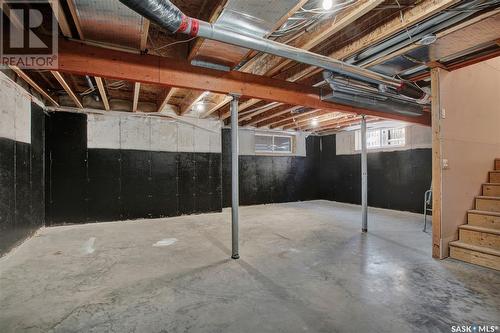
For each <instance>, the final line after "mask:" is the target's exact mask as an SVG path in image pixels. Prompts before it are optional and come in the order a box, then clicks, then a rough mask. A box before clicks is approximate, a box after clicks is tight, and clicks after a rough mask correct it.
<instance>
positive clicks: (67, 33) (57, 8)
mask: <svg viewBox="0 0 500 333" xmlns="http://www.w3.org/2000/svg"><path fill="white" fill-rule="evenodd" d="M49 3H50V6H51V7H52V10H53V11H54V14H55V17H57V20H58V23H59V28H60V29H61V32H62V34H63V36H64V37H68V38H71V37H73V36H72V34H71V28H70V26H69V23H68V19H67V18H66V14H65V13H64V10H63V8H62V6H61V2H60V0H53V1H50V2H49Z"/></svg>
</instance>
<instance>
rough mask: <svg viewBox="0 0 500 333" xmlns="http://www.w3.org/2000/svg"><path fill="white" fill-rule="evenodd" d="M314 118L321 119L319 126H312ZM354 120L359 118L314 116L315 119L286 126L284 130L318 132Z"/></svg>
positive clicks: (349, 116) (352, 116)
mask: <svg viewBox="0 0 500 333" xmlns="http://www.w3.org/2000/svg"><path fill="white" fill-rule="evenodd" d="M314 118H319V119H318V125H317V126H313V125H312V124H311V121H312V120H313V119H314ZM353 118H358V116H354V115H343V116H340V117H339V116H337V117H330V118H329V119H328V118H324V116H323V117H318V116H313V117H309V118H307V119H303V120H301V121H300V122H297V124H295V125H293V126H291V125H289V126H284V127H283V129H284V130H287V129H299V130H301V131H311V130H318V129H321V128H324V127H328V126H333V125H338V124H339V123H344V122H346V121H348V120H352V119H353Z"/></svg>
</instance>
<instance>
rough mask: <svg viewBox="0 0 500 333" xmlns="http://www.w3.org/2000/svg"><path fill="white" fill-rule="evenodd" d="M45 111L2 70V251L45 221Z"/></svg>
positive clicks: (0, 86) (0, 110)
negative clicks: (33, 102)
mask: <svg viewBox="0 0 500 333" xmlns="http://www.w3.org/2000/svg"><path fill="white" fill-rule="evenodd" d="M43 149H44V143H43V112H42V110H41V108H40V107H38V106H37V105H36V104H32V102H31V96H30V95H29V94H27V93H26V92H25V91H24V90H23V89H22V88H21V87H20V86H19V85H17V84H16V83H15V82H14V81H12V80H11V79H10V78H9V77H8V76H7V75H5V74H4V73H0V255H2V254H4V253H6V252H7V251H8V250H9V249H10V248H12V247H13V246H15V245H16V244H18V243H19V242H21V241H22V240H24V239H25V238H26V237H28V236H29V235H31V234H33V232H34V231H35V230H36V229H38V228H39V227H41V226H42V225H43V223H44V216H45V215H44V169H43V166H44V150H43Z"/></svg>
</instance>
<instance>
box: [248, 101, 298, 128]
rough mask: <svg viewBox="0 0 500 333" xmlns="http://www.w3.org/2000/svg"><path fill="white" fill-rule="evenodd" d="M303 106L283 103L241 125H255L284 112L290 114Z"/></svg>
mask: <svg viewBox="0 0 500 333" xmlns="http://www.w3.org/2000/svg"><path fill="white" fill-rule="evenodd" d="M300 108H302V106H294V107H290V105H282V106H279V107H277V108H276V109H273V110H271V111H270V112H267V113H266V114H261V115H259V116H256V117H253V118H252V119H250V120H248V121H245V122H243V123H242V124H241V125H242V126H253V125H256V124H258V123H261V122H263V121H266V120H269V119H272V118H276V117H278V116H281V115H284V114H289V113H291V112H293V111H295V110H298V109H300Z"/></svg>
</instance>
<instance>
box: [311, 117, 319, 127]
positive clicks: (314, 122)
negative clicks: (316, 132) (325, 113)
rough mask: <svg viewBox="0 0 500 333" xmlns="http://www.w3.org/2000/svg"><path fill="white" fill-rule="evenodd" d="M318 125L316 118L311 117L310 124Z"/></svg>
mask: <svg viewBox="0 0 500 333" xmlns="http://www.w3.org/2000/svg"><path fill="white" fill-rule="evenodd" d="M318 125H319V121H318V118H313V119H312V120H311V126H313V127H316V126H318Z"/></svg>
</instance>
